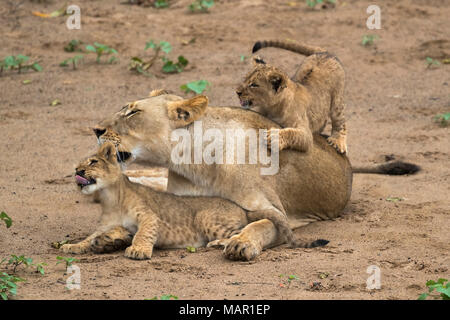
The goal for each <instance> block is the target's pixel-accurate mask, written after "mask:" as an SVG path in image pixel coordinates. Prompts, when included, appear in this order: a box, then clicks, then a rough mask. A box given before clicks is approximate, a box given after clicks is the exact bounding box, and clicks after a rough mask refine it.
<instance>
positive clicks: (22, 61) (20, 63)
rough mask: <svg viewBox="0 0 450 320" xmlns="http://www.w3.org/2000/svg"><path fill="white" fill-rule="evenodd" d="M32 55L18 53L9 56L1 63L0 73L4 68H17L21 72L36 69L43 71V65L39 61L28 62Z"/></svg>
mask: <svg viewBox="0 0 450 320" xmlns="http://www.w3.org/2000/svg"><path fill="white" fill-rule="evenodd" d="M28 60H30V57H27V56H24V55H22V54H18V55H17V56H8V57H6V58H5V59H3V61H1V63H0V73H2V72H3V70H8V69H9V70H17V71H18V73H21V72H22V70H30V69H31V70H34V71H36V72H39V71H42V67H41V66H40V65H39V63H37V62H31V63H27V64H26V62H28Z"/></svg>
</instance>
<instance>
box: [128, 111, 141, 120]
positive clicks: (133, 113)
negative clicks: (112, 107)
mask: <svg viewBox="0 0 450 320" xmlns="http://www.w3.org/2000/svg"><path fill="white" fill-rule="evenodd" d="M139 111H141V110H137V109H134V110H131V111H130V112H127V113H125V117H128V118H129V117H131V116H132V115H135V114H136V113H138V112H139Z"/></svg>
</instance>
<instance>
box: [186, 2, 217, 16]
mask: <svg viewBox="0 0 450 320" xmlns="http://www.w3.org/2000/svg"><path fill="white" fill-rule="evenodd" d="M212 6H214V0H195V1H194V2H192V3H191V4H190V5H189V7H188V8H189V10H190V11H191V12H203V13H205V12H208V10H209V9H210V8H211V7H212Z"/></svg>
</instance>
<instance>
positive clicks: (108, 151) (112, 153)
mask: <svg viewBox="0 0 450 320" xmlns="http://www.w3.org/2000/svg"><path fill="white" fill-rule="evenodd" d="M97 154H98V156H100V157H102V158H104V159H106V160H107V161H109V162H115V161H116V146H115V145H114V144H112V143H111V142H105V143H103V144H102V146H101V147H100V149H99V150H98V152H97Z"/></svg>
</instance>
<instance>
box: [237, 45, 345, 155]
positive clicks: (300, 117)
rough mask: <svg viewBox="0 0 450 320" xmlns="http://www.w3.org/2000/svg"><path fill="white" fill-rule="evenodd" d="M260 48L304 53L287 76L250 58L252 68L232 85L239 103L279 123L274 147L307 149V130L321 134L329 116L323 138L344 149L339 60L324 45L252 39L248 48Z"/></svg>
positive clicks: (270, 136) (310, 139)
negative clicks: (327, 131)
mask: <svg viewBox="0 0 450 320" xmlns="http://www.w3.org/2000/svg"><path fill="white" fill-rule="evenodd" d="M266 47H277V48H282V49H286V50H290V51H293V52H297V53H300V54H303V55H306V56H308V57H307V58H306V59H305V60H304V61H303V63H302V65H301V66H300V68H299V70H298V71H297V73H296V74H295V76H294V77H293V78H292V80H291V79H290V78H289V77H288V76H287V75H286V73H284V72H283V71H281V70H279V69H278V68H275V67H273V66H271V65H269V64H266V63H265V62H264V60H262V59H261V58H259V57H254V58H253V64H254V68H253V69H252V70H251V71H250V72H249V73H248V74H247V75H246V77H245V80H244V81H243V83H241V84H240V85H239V86H238V88H237V90H236V93H237V95H238V97H239V99H240V102H241V106H242V107H244V108H254V107H257V108H258V112H260V113H261V114H262V115H264V116H266V117H268V118H269V119H271V120H273V121H275V122H277V123H278V124H279V125H281V126H282V127H283V129H281V130H280V131H279V138H278V139H279V149H280V150H283V149H285V148H293V149H296V150H299V151H303V152H307V151H308V150H309V149H310V148H311V146H312V144H313V136H312V135H313V133H321V132H322V131H323V129H324V128H325V125H326V123H327V119H328V117H330V118H331V124H332V131H331V136H330V137H329V138H328V143H330V144H331V145H332V146H333V147H335V148H336V150H337V151H338V152H340V153H345V152H347V142H346V139H347V138H346V137H347V129H346V125H345V118H344V109H345V103H344V87H345V72H344V68H342V65H341V63H340V61H339V60H338V59H337V58H336V56H334V55H331V54H329V53H328V52H327V51H326V50H325V49H322V48H318V47H312V46H308V45H304V44H297V43H293V42H284V41H258V42H256V44H255V45H254V47H253V53H255V52H257V51H258V50H260V49H262V48H266ZM266 139H267V145H268V146H269V147H270V146H271V143H272V141H273V139H274V135H273V133H272V132H271V131H269V132H268V133H267V138H266Z"/></svg>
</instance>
